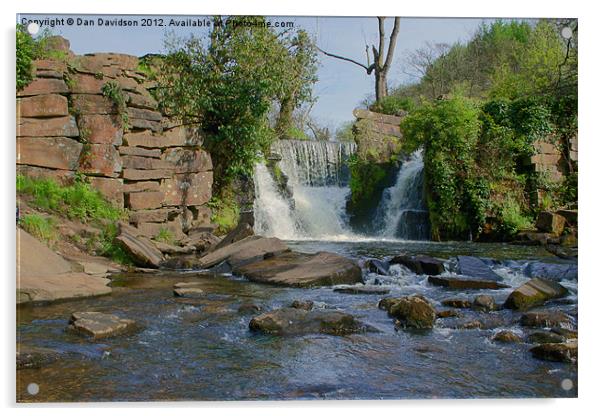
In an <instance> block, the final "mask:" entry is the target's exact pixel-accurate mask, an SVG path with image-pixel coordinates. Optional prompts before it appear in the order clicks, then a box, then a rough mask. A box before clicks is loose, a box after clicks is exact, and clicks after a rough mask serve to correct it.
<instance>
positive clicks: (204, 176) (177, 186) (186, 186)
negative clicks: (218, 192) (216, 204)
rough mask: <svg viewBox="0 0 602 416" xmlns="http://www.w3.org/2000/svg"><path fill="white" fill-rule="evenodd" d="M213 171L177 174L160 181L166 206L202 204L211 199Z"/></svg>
mask: <svg viewBox="0 0 602 416" xmlns="http://www.w3.org/2000/svg"><path fill="white" fill-rule="evenodd" d="M212 185H213V172H201V173H192V174H177V175H174V177H173V178H170V179H165V180H164V181H163V182H162V183H161V190H162V191H163V192H164V194H165V200H164V201H163V204H164V205H166V206H183V205H203V204H205V203H207V202H208V201H209V199H211V186H212Z"/></svg>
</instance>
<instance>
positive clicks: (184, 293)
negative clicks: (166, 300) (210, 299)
mask: <svg viewBox="0 0 602 416" xmlns="http://www.w3.org/2000/svg"><path fill="white" fill-rule="evenodd" d="M173 294H174V296H177V297H181V298H194V299H198V298H201V297H203V296H204V295H205V291H203V289H201V288H198V287H178V288H176V289H174V290H173Z"/></svg>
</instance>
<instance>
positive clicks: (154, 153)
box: [119, 146, 161, 159]
mask: <svg viewBox="0 0 602 416" xmlns="http://www.w3.org/2000/svg"><path fill="white" fill-rule="evenodd" d="M119 154H120V155H122V156H142V157H154V158H156V159H159V158H160V157H161V150H160V149H145V148H143V147H136V146H121V147H119Z"/></svg>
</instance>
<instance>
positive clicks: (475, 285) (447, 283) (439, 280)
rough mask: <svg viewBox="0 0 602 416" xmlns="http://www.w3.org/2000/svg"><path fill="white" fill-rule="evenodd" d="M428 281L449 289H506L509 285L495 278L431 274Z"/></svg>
mask: <svg viewBox="0 0 602 416" xmlns="http://www.w3.org/2000/svg"><path fill="white" fill-rule="evenodd" d="M428 281H429V283H430V284H432V285H435V286H443V287H445V288H448V289H459V290H465V289H506V288H508V287H509V286H508V285H504V284H502V283H498V282H495V281H493V280H482V279H473V278H468V277H442V276H429V278H428Z"/></svg>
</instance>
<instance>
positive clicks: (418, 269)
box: [389, 254, 445, 276]
mask: <svg viewBox="0 0 602 416" xmlns="http://www.w3.org/2000/svg"><path fill="white" fill-rule="evenodd" d="M389 263H391V264H402V265H404V266H406V267H407V268H408V269H410V270H411V271H413V272H414V273H416V274H427V275H429V276H434V275H438V274H441V273H443V272H444V271H445V266H444V265H443V262H442V261H441V260H437V259H435V258H433V257H428V256H408V255H404V254H402V255H399V256H395V257H393V258H392V259H391V260H390V261H389Z"/></svg>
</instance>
